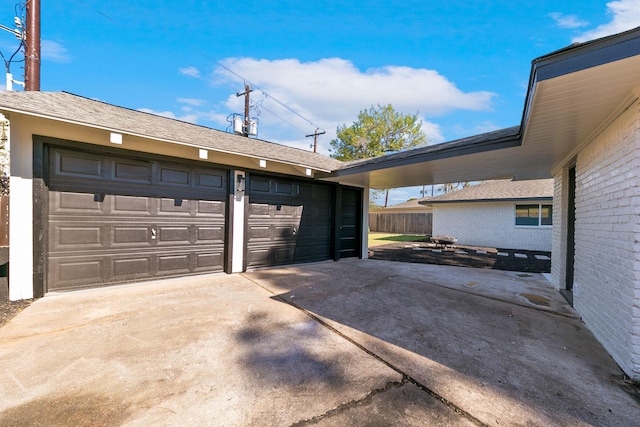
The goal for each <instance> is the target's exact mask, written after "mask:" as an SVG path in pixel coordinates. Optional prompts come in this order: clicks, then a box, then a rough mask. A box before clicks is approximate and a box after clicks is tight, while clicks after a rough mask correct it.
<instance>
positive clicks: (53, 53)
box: [40, 40, 71, 63]
mask: <svg viewBox="0 0 640 427" xmlns="http://www.w3.org/2000/svg"><path fill="white" fill-rule="evenodd" d="M40 54H41V55H42V59H47V60H49V61H53V62H61V63H66V62H71V55H69V52H68V51H67V48H66V47H64V46H62V45H61V44H60V43H57V42H54V41H51V40H42V42H41V45H40Z"/></svg>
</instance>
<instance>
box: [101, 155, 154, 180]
mask: <svg viewBox="0 0 640 427" xmlns="http://www.w3.org/2000/svg"><path fill="white" fill-rule="evenodd" d="M104 161H108V160H104ZM110 164H111V170H112V171H113V173H112V175H111V178H112V181H117V182H128V183H136V184H151V183H152V182H151V180H152V175H153V170H152V167H153V166H152V163H151V162H143V161H135V160H112V161H111V162H110Z"/></svg>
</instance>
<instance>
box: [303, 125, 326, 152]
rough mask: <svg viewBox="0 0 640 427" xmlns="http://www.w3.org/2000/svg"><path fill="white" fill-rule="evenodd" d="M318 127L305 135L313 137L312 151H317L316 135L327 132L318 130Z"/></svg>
mask: <svg viewBox="0 0 640 427" xmlns="http://www.w3.org/2000/svg"><path fill="white" fill-rule="evenodd" d="M319 130H320V129H316V131H315V132H314V133H312V134H309V135H307V138H309V137H313V152H314V153H316V152H317V151H318V136H320V135H324V134H325V133H327V132H326V131H324V130H323V131H322V132H318V131H319Z"/></svg>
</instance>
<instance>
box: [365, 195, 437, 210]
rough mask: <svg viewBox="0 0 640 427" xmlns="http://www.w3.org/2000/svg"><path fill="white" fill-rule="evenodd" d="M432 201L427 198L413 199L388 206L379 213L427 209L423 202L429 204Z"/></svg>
mask: <svg viewBox="0 0 640 427" xmlns="http://www.w3.org/2000/svg"><path fill="white" fill-rule="evenodd" d="M429 200H431V197H425V198H422V199H413V200H409V201H406V202H403V203H398V204H397V205H391V206H387V207H386V208H380V209H377V210H378V211H389V210H396V209H425V208H426V206H425V205H424V204H423V202H428V201H429Z"/></svg>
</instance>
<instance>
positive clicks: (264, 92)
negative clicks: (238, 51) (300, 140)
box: [218, 62, 319, 128]
mask: <svg viewBox="0 0 640 427" xmlns="http://www.w3.org/2000/svg"><path fill="white" fill-rule="evenodd" d="M218 66H220V67H221V68H223V69H225V70H227V71H228V72H230V73H231V74H233V75H234V76H236V77H237V78H239V79H240V80H242V81H244V82H249V83H250V84H251V86H252V87H253V88H254V89H256V90H258V91H260V92H261V93H262V94H263V95H264V96H265V98H270V99H272V100H273V101H274V102H276V103H277V104H279V105H280V106H281V107H283V108H285V109H287V110H288V111H289V112H291V113H293V114H295V115H296V116H298V117H300V118H301V119H302V120H304V121H305V122H307V123H309V124H310V125H311V126H316V128H319V126H317V125H316V124H315V123H313V122H312V121H311V120H310V119H308V118H306V117H305V116H303V115H302V114H300V113H298V112H297V111H295V110H294V109H292V108H291V107H289V106H288V105H286V104H285V103H284V102H282V101H280V100H278V99H277V98H275V97H274V96H272V95H270V94H268V93H267V92H266V91H265V90H263V89H262V88H260V87H259V86H257V85H256V84H254V83H251V82H250V81H249V80H247V79H245V78H244V77H243V76H241V75H240V74H238V73H236V72H235V71H233V70H232V69H230V68H229V67H227V66H226V65H224V64H223V63H222V62H218ZM276 117H279V116H276ZM279 118H280V117H279ZM287 123H289V122H287ZM289 124H291V123H289ZM294 127H295V126H294ZM296 128H297V127H296Z"/></svg>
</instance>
